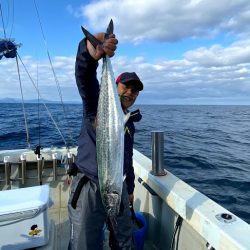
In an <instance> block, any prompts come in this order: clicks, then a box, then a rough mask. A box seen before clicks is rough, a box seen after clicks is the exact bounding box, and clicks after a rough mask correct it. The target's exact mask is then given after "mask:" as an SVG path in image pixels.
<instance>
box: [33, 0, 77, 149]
mask: <svg viewBox="0 0 250 250" xmlns="http://www.w3.org/2000/svg"><path fill="white" fill-rule="evenodd" d="M34 5H35V9H36V13H37V17H38V21H39V25H40V29H41V32H42V37H43V40H44V44H45V47H46V51H47V56H48V59H49V62H50V66H51V70H52V72H53V76H54V79H55V82H56V86H57V91H58V94H59V97H60V100H61V105H62V108H63V115H64V119H65V121H66V123H67V129H68V134H69V136H70V139H71V143H72V146H74V145H75V142H74V139H73V136H72V131H71V129H70V126H69V122H68V117H67V114H66V109H65V105H64V103H63V97H62V91H61V87H60V84H59V81H58V78H57V76H56V73H55V69H54V67H53V64H52V60H51V57H50V53H49V50H48V45H47V41H46V38H45V34H44V31H43V27H42V22H41V19H40V16H39V12H38V8H37V5H36V0H34Z"/></svg>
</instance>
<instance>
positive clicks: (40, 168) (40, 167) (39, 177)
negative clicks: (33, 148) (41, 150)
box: [37, 155, 43, 185]
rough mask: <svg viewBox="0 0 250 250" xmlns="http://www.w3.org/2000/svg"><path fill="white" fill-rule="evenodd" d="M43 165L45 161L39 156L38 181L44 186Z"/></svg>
mask: <svg viewBox="0 0 250 250" xmlns="http://www.w3.org/2000/svg"><path fill="white" fill-rule="evenodd" d="M42 163H43V160H42V156H40V157H39V156H38V155H37V180H38V184H39V185H42V182H43V180H42Z"/></svg>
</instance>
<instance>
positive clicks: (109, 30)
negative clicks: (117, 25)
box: [81, 19, 114, 49]
mask: <svg viewBox="0 0 250 250" xmlns="http://www.w3.org/2000/svg"><path fill="white" fill-rule="evenodd" d="M81 28H82V32H83V33H84V35H85V36H86V38H87V39H88V40H89V41H90V43H91V44H92V45H93V46H94V48H95V49H96V47H97V45H102V42H100V41H99V40H98V39H97V38H96V37H95V36H94V35H92V34H91V33H90V32H89V31H87V30H86V29H85V28H83V27H82V26H81ZM113 33H114V23H113V20H112V19H111V20H110V22H109V25H108V27H107V30H106V34H105V37H108V36H109V35H110V34H113Z"/></svg>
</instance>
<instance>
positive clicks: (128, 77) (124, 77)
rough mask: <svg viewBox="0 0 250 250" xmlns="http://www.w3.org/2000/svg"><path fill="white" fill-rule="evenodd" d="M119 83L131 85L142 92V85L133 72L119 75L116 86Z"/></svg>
mask: <svg viewBox="0 0 250 250" xmlns="http://www.w3.org/2000/svg"><path fill="white" fill-rule="evenodd" d="M119 82H121V83H123V84H127V83H129V84H133V85H135V87H136V88H137V89H138V90H139V91H141V90H143V83H142V82H141V80H140V78H139V77H138V75H137V74H136V73H135V72H124V73H122V74H120V75H119V76H118V77H117V79H116V84H118V83H119Z"/></svg>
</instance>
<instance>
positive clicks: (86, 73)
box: [68, 33, 143, 250]
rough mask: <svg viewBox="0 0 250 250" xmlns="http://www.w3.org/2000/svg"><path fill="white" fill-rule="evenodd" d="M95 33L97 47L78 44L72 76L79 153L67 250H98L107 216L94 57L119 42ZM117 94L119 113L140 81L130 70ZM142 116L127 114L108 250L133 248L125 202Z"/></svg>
mask: <svg viewBox="0 0 250 250" xmlns="http://www.w3.org/2000/svg"><path fill="white" fill-rule="evenodd" d="M95 37H96V38H97V39H98V40H99V41H101V42H103V45H102V46H99V45H98V46H97V47H96V49H95V48H94V47H93V46H92V45H91V44H90V42H89V41H87V40H86V39H83V40H81V41H80V43H79V47H78V51H77V56H76V63H75V77H76V82H77V87H78V90H79V93H80V95H81V97H82V102H83V120H82V126H81V131H80V137H79V141H78V151H77V156H76V161H75V165H76V168H77V171H76V172H77V173H76V174H75V176H74V177H73V180H72V186H71V193H70V197H69V203H68V211H69V219H70V225H71V234H70V242H69V249H74V250H92V249H93V250H98V249H102V247H103V227H104V224H105V222H106V220H107V216H106V213H105V210H104V206H103V204H102V200H101V195H100V190H99V184H98V174H97V172H98V171H97V168H98V167H97V160H96V134H95V118H96V114H97V104H98V97H99V83H98V80H97V77H96V75H97V73H96V71H97V67H98V60H99V59H101V58H102V57H103V55H104V54H106V55H108V56H110V57H112V56H113V55H114V53H115V50H116V46H117V44H118V40H117V39H116V37H115V35H114V34H112V35H109V37H107V38H105V33H98V34H96V35H95ZM116 84H117V92H118V95H119V96H120V100H121V106H122V109H123V111H124V113H127V112H129V110H128V109H129V108H130V107H131V106H132V105H133V104H134V102H135V100H136V98H137V97H138V95H139V92H140V91H141V90H142V89H143V83H142V82H141V80H140V79H139V77H138V76H137V74H136V73H135V72H124V73H122V74H121V75H120V76H119V77H118V78H117V80H116ZM140 119H141V114H140V112H139V110H136V111H134V112H131V115H130V118H129V120H128V121H127V123H126V124H125V130H124V131H125V134H124V175H126V178H125V180H124V184H123V191H122V198H121V200H122V201H121V206H120V211H119V214H118V216H117V230H115V231H114V230H110V247H111V249H124V250H125V249H128V250H129V249H133V248H134V244H133V238H132V221H131V219H130V209H129V203H133V199H134V195H133V192H134V187H135V184H134V179H135V175H134V168H133V159H132V156H133V143H134V133H135V126H134V122H138V121H140Z"/></svg>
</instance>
